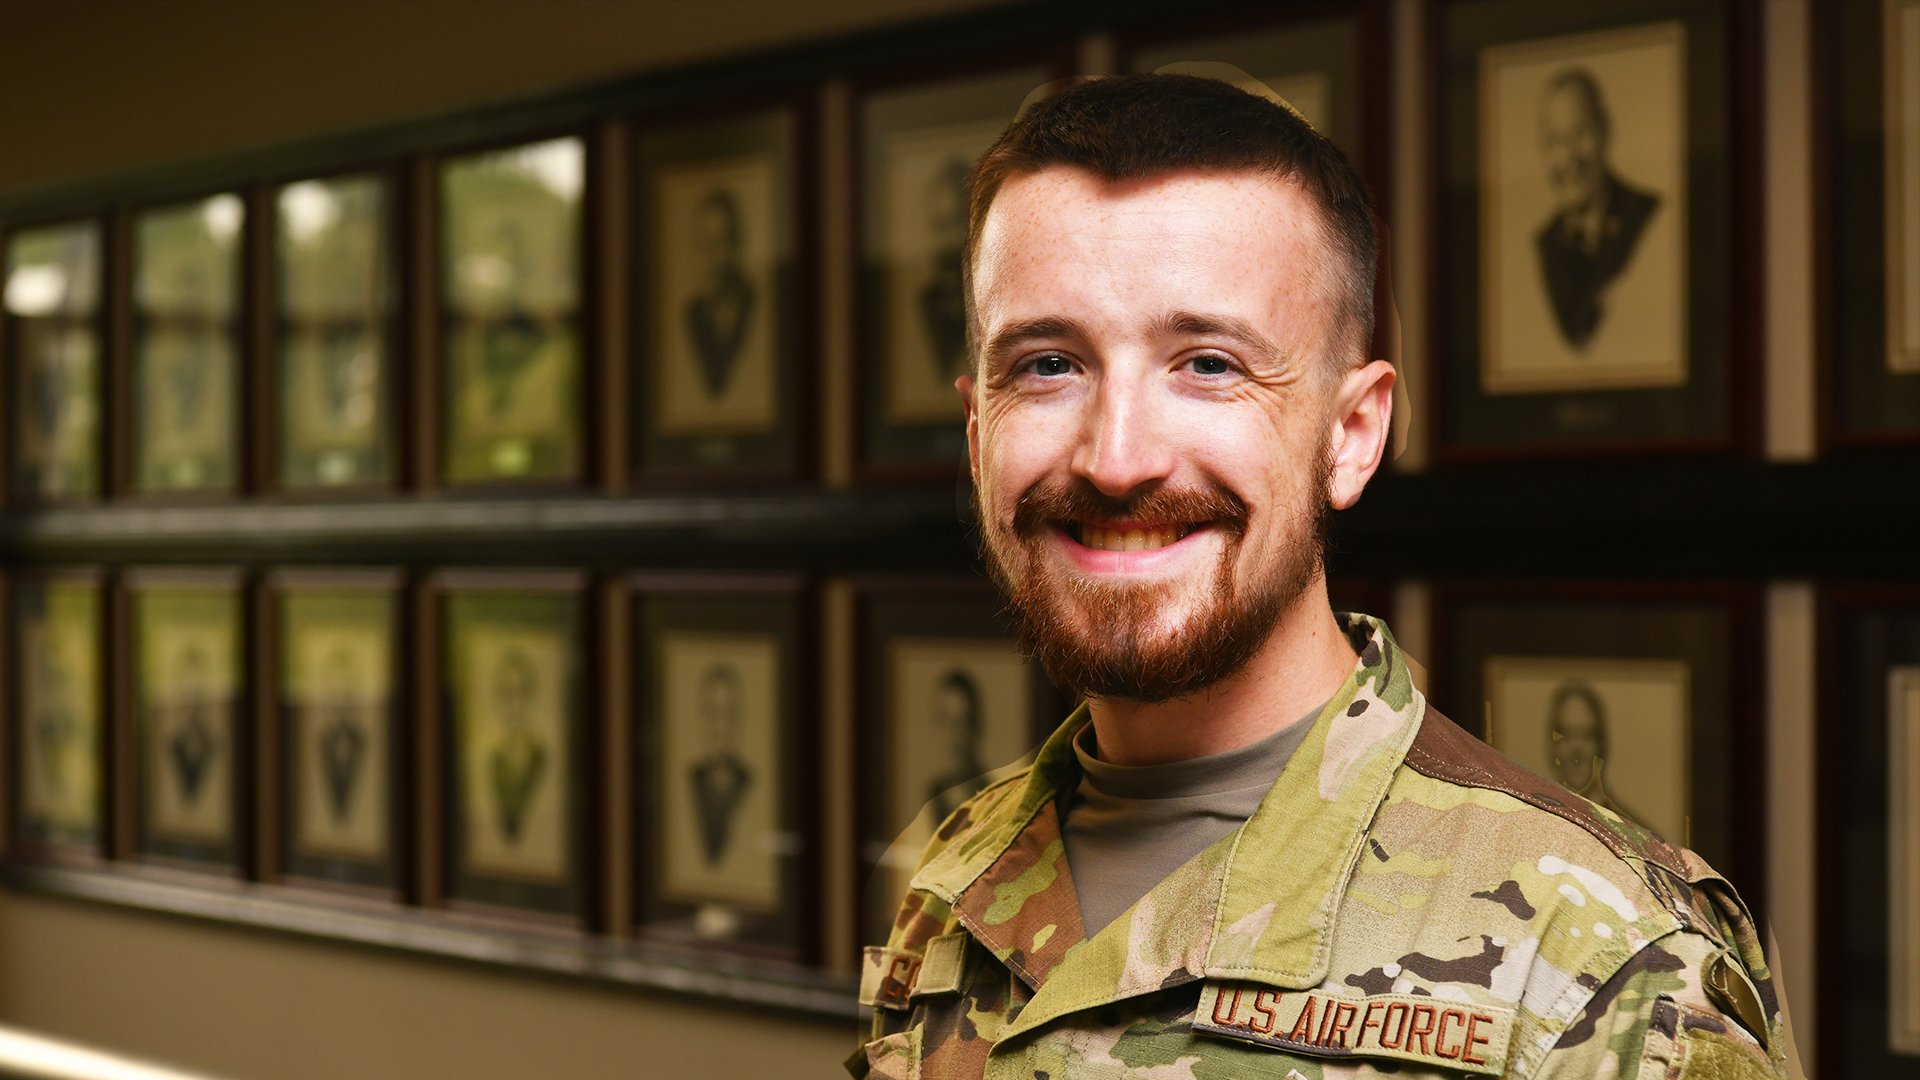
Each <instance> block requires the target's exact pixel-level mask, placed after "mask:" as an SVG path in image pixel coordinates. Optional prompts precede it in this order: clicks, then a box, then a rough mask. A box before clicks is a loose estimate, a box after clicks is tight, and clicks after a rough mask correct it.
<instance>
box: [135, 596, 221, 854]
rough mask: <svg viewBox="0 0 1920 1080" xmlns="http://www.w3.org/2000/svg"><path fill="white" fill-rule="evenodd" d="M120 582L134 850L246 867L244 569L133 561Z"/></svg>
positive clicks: (140, 852) (137, 852) (136, 852)
mask: <svg viewBox="0 0 1920 1080" xmlns="http://www.w3.org/2000/svg"><path fill="white" fill-rule="evenodd" d="M121 582H122V584H121V590H120V598H121V603H122V604H124V612H125V615H124V618H122V619H120V620H118V621H119V623H120V625H122V626H124V627H125V630H124V633H125V634H126V635H127V642H128V648H127V649H126V652H125V656H126V663H127V668H128V670H127V675H126V685H127V686H128V689H129V705H130V707H129V710H128V716H127V738H126V742H127V744H128V745H129V748H130V750H131V754H130V766H131V768H130V769H129V770H128V771H129V774H130V775H129V776H128V778H127V788H126V790H127V792H128V801H129V802H130V804H131V806H130V808H131V811H132V815H131V816H132V834H131V836H130V841H131V842H130V844H129V850H130V855H131V856H132V857H133V858H135V859H137V860H140V861H143V862H148V863H151V864H154V865H160V866H169V867H180V868H186V869H193V870H199V871H206V872H213V873H220V874H225V875H228V876H234V877H239V876H244V875H245V873H246V870H247V869H248V868H249V867H250V866H251V865H252V861H253V858H252V855H253V840H254V830H253V814H252V808H253V805H254V801H255V800H254V772H253V761H254V730H253V723H252V721H251V711H250V709H249V705H250V703H251V702H252V686H253V680H252V678H251V677H250V675H251V670H252V668H251V662H250V649H249V647H248V640H249V639H248V636H247V621H248V620H247V604H246V598H245V595H244V592H243V589H242V576H241V573H240V571H238V570H218V569H204V570H203V569H164V570H162V569H138V570H130V571H128V572H127V573H126V574H124V575H123V576H122V578H121Z"/></svg>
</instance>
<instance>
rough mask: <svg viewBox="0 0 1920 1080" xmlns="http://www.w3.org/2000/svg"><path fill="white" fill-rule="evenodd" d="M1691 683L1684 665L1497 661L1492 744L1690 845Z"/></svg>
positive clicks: (1491, 684) (1491, 671)
mask: <svg viewBox="0 0 1920 1080" xmlns="http://www.w3.org/2000/svg"><path fill="white" fill-rule="evenodd" d="M1689 675H1690V669H1689V668H1688V666H1687V664H1686V662H1685V661H1683V660H1625V659H1618V658H1603V659H1595V658H1591V657H1577V656H1491V657H1488V658H1487V661H1486V674H1485V676H1484V685H1485V686H1486V694H1487V698H1486V704H1485V706H1484V708H1485V712H1484V714H1483V715H1484V717H1485V719H1486V723H1487V741H1488V742H1490V743H1492V744H1493V748H1494V749H1496V750H1498V751H1500V752H1501V753H1503V754H1505V755H1507V756H1508V757H1510V758H1512V759H1513V760H1514V761H1517V762H1519V763H1520V764H1521V765H1524V766H1526V768H1527V769H1528V770H1529V771H1531V772H1533V773H1535V774H1537V775H1539V776H1544V777H1546V778H1547V779H1549V780H1552V781H1553V782H1554V783H1556V784H1559V785H1560V786H1561V787H1564V788H1566V789H1567V790H1568V791H1571V792H1573V793H1574V794H1576V795H1580V796H1582V797H1583V798H1585V799H1587V800H1588V801H1589V802H1592V803H1594V804H1596V805H1598V806H1602V807H1605V808H1606V809H1608V810H1611V811H1613V812H1614V813H1616V814H1618V815H1620V816H1621V817H1623V818H1627V819H1629V820H1631V821H1636V822H1639V823H1640V824H1641V825H1644V826H1646V827H1647V828H1649V829H1651V830H1653V831H1654V832H1656V833H1659V834H1660V835H1661V836H1668V837H1679V838H1681V840H1680V842H1681V843H1685V838H1686V837H1688V836H1689V835H1690V833H1691V832H1692V825H1691V812H1690V811H1691V802H1690V799H1689V796H1690V794H1691V788H1692V783H1691V781H1692V775H1691V770H1692V764H1693V739H1692V734H1693V725H1692V716H1691V713H1690V710H1689V708H1688V705H1689V702H1690V699H1689V696H1688V693H1687V685H1688V681H1689V678H1688V677H1689Z"/></svg>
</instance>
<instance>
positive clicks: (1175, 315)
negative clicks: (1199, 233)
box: [981, 311, 1286, 370]
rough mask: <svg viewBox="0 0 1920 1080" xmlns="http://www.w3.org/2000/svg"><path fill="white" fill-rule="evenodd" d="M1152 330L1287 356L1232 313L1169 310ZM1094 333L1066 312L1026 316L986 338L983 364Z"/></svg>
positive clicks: (1265, 356) (1272, 357)
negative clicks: (1034, 345) (1228, 341)
mask: <svg viewBox="0 0 1920 1080" xmlns="http://www.w3.org/2000/svg"><path fill="white" fill-rule="evenodd" d="M1152 333H1153V334H1154V335H1155V336H1157V337H1223V338H1231V339H1233V340H1234V341H1236V342H1238V343H1240V344H1241V345H1244V346H1246V347H1247V348H1249V349H1251V350H1253V351H1254V352H1257V353H1259V354H1260V356H1259V359H1262V360H1266V361H1271V362H1279V361H1281V360H1283V359H1284V358H1285V356H1286V354H1285V353H1284V352H1282V351H1281V349H1280V347H1279V346H1278V345H1275V344H1274V343H1273V339H1272V338H1269V337H1268V336H1267V335H1265V334H1263V333H1261V332H1260V331H1259V329H1258V328H1256V327H1255V326H1254V325H1253V324H1252V323H1250V322H1248V321H1247V320H1245V319H1242V318H1238V317H1236V316H1233V315H1210V314H1206V313H1204V312H1198V311H1169V312H1167V313H1165V314H1163V315H1161V316H1160V317H1159V318H1157V319H1155V320H1154V321H1153V326H1152ZM1090 336H1091V335H1090V334H1089V333H1088V332H1087V328H1086V325H1085V324H1084V323H1082V322H1080V321H1079V320H1078V319H1072V318H1068V317H1067V316H1064V315H1043V316H1041V317H1040V318H1037V319H1027V320H1025V321H1024V322H1017V323H1014V324H1013V325H1011V326H1008V327H1005V328H1003V329H1001V330H1000V331H999V332H998V333H996V334H994V335H993V337H991V338H989V339H988V340H987V344H986V347H985V348H984V349H982V350H981V357H982V360H983V366H984V368H986V369H989V370H990V369H992V368H993V367H994V365H995V362H996V361H998V360H1002V359H1004V358H1005V357H1006V355H1007V354H1008V353H1011V352H1014V351H1016V350H1018V349H1020V348H1021V347H1023V346H1025V345H1027V344H1028V343H1030V342H1034V341H1060V340H1080V341H1085V340H1087V339H1088V338H1089V337H1090Z"/></svg>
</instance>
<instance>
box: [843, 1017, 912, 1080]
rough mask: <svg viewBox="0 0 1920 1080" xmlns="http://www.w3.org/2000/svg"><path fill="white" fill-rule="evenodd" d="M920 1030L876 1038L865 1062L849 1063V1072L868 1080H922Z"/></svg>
mask: <svg viewBox="0 0 1920 1080" xmlns="http://www.w3.org/2000/svg"><path fill="white" fill-rule="evenodd" d="M920 1031H921V1029H920V1028H918V1027H910V1028H908V1029H907V1030H905V1031H902V1032H898V1033H896V1034H893V1035H888V1036H887V1037H886V1038H884V1039H875V1040H874V1041H872V1042H870V1043H868V1044H867V1045H866V1049H865V1055H866V1061H865V1062H859V1061H851V1062H848V1063H847V1066H848V1070H847V1071H849V1072H851V1073H853V1074H854V1075H855V1076H856V1077H860V1076H864V1077H866V1078H867V1080H920Z"/></svg>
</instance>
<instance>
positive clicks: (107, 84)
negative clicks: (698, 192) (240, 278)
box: [0, 0, 995, 193]
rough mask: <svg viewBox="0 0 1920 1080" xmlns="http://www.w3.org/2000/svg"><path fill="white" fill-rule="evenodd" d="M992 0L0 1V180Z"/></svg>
mask: <svg viewBox="0 0 1920 1080" xmlns="http://www.w3.org/2000/svg"><path fill="white" fill-rule="evenodd" d="M992 2H995V0H804V2H795V0H537V2H536V0H404V2H401V3H337V2H334V0H144V2H141V3H128V2H124V0H25V2H24V3H23V2H22V0H0V100H4V101H6V102H7V103H8V107H7V108H6V109H5V110H4V111H0V137H4V139H5V142H4V146H5V150H4V151H0V193H5V192H8V191H14V190H20V189H31V188H39V187H42V186H45V185H47V184H51V183H56V182H59V181H62V180H68V179H75V178H84V177H92V176H96V175H98V174H100V173H103V172H111V171H113V170H116V169H123V168H129V167H133V166H139V165H148V164H154V163H160V162H168V161H177V160H183V159H185V160H190V159H192V158H195V157H199V156H203V155H208V154H214V153H219V152H222V151H229V150H234V149H239V148H243V147H252V146H258V145H262V144H271V143H275V142H280V141H283V140H287V139H290V138H297V137H299V136H302V135H312V134H320V133H327V132H337V131H350V130H352V129H354V128H356V127H364V126H367V125H370V124H376V123H380V122H383V121H390V120H401V119H409V118H412V117H416V116H422V115H430V114H433V113H436V112H442V111H446V110H451V109H458V108H465V107H468V106H473V105H478V104H481V103H484V102H486V101H490V100H499V99H501V98H511V97H514V96H517V95H525V94H530V93H538V92H540V91H543V90H558V89H564V88H567V87H571V86H576V85H579V84H581V83H587V82H592V81H595V80H597V79H605V78H611V77H614V76H618V75H621V74H624V73H628V72H634V71H640V70H644V69H647V68H657V67H665V66H671V65H676V64H681V63H687V62H691V61H695V60H700V59H707V58H713V57H721V56H727V55H732V54H736V53H741V52H746V51H751V50H753V49H758V48H765V47H769V46H774V45H779V44H784V43H790V42H796V41H801V40H805V39H810V38H820V37H830V36H833V35H836V34H842V33H846V32H849V31H853V30H858V29H862V28H867V27H871V26H875V25H879V24H883V23H889V22H900V21H905V20H909V19H916V18H923V17H926V16H928V15H933V14H936V13H939V12H942V11H949V10H954V9H959V8H971V7H983V6H987V5H988V4H990V3H992ZM22 16H24V17H22Z"/></svg>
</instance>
